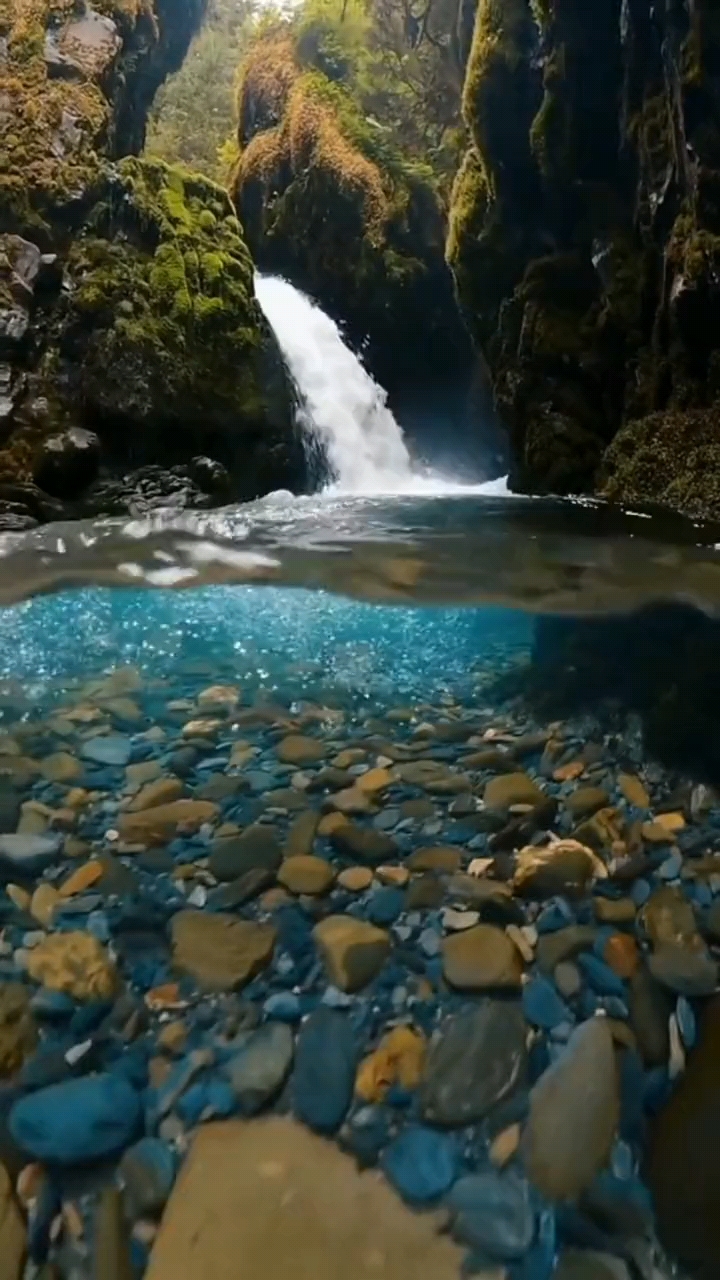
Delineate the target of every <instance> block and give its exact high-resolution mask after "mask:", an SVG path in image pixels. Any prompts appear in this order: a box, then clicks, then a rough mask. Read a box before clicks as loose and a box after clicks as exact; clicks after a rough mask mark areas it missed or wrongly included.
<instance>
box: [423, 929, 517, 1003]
mask: <svg viewBox="0 0 720 1280" xmlns="http://www.w3.org/2000/svg"><path fill="white" fill-rule="evenodd" d="M442 957H443V973H444V975H445V979H446V981H447V982H449V984H450V986H451V987H456V988H457V989H458V990H460V991H485V990H490V989H493V988H499V987H509V988H516V987H519V986H520V982H521V979H522V972H523V965H522V959H521V957H520V953H519V951H518V949H517V947H516V946H515V945H514V943H513V942H512V940H511V939H510V938H508V936H507V934H506V933H505V932H504V931H503V930H502V929H496V928H495V926H494V925H491V924H478V925H475V927H474V928H473V929H466V930H465V931H464V932H462V933H455V934H452V936H450V937H448V938H444V939H443V943H442Z"/></svg>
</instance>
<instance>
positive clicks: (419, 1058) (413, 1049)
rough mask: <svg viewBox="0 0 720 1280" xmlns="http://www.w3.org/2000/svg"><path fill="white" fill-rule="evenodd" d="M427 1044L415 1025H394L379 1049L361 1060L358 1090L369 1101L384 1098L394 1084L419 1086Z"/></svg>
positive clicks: (413, 1087) (402, 1086) (406, 1088)
mask: <svg viewBox="0 0 720 1280" xmlns="http://www.w3.org/2000/svg"><path fill="white" fill-rule="evenodd" d="M426 1049H427V1045H426V1041H425V1037H424V1036H423V1035H421V1034H420V1033H419V1032H418V1031H414V1030H413V1029H412V1027H406V1026H400V1027H393V1029H392V1031H389V1032H388V1033H387V1035H385V1036H383V1038H382V1040H381V1041H380V1044H379V1045H378V1047H377V1049H374V1050H373V1052H372V1053H371V1054H368V1056H367V1058H364V1059H363V1061H362V1062H361V1063H360V1067H359V1069H358V1073H357V1078H356V1080H355V1093H356V1094H357V1096H358V1097H359V1098H362V1099H363V1100H364V1101H365V1102H382V1101H383V1100H384V1099H385V1097H386V1095H387V1093H388V1090H389V1089H390V1088H391V1087H392V1085H394V1084H396V1083H398V1084H399V1085H400V1087H401V1088H402V1089H405V1090H408V1089H416V1088H417V1086H418V1085H419V1083H420V1079H421V1077H422V1072H423V1067H424V1064H425V1053H426Z"/></svg>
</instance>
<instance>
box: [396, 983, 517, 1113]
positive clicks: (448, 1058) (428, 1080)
mask: <svg viewBox="0 0 720 1280" xmlns="http://www.w3.org/2000/svg"><path fill="white" fill-rule="evenodd" d="M527 1031H528V1028H527V1024H526V1022H525V1018H524V1016H523V1013H522V1009H521V1007H520V1005H519V1003H518V1002H517V1001H513V1002H512V1003H506V1002H504V1001H499V1000H485V1001H483V1003H482V1004H480V1005H479V1006H478V1007H477V1008H473V1009H469V1010H467V1011H465V1012H462V1013H457V1014H452V1015H451V1016H450V1017H448V1018H446V1019H445V1020H444V1022H442V1024H441V1026H440V1029H439V1031H438V1032H437V1033H436V1034H435V1036H434V1037H433V1039H432V1041H431V1044H430V1048H429V1051H428V1054H427V1058H426V1060H425V1068H424V1071H423V1077H422V1082H421V1086H420V1107H421V1112H422V1115H423V1117H424V1119H426V1120H427V1121H429V1123H430V1124H437V1125H443V1126H447V1127H452V1128H462V1127H464V1126H465V1125H468V1124H474V1123H476V1122H477V1121H479V1120H482V1119H483V1118H484V1117H485V1116H486V1115H487V1114H488V1113H489V1112H490V1111H491V1110H492V1108H493V1107H494V1106H495V1105H496V1104H497V1103H498V1102H501V1101H502V1100H503V1099H504V1098H507V1097H509V1096H510V1094H512V1093H513V1091H514V1090H515V1089H516V1088H517V1087H518V1086H520V1085H522V1084H523V1083H524V1080H525V1072H526V1065H527V1050H526V1037H527Z"/></svg>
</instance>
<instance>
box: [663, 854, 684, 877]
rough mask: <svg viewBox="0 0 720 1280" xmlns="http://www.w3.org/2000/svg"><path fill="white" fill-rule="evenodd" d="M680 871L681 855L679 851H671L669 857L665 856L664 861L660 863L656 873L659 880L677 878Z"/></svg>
mask: <svg viewBox="0 0 720 1280" xmlns="http://www.w3.org/2000/svg"><path fill="white" fill-rule="evenodd" d="M681 871H682V855H681V854H679V853H672V854H671V855H670V857H669V858H666V859H665V861H664V862H662V863H661V864H660V866H659V867H658V871H657V873H658V875H659V876H660V879H661V880H677V878H678V876H679V875H680V872H681Z"/></svg>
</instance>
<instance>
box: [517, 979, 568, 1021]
mask: <svg viewBox="0 0 720 1280" xmlns="http://www.w3.org/2000/svg"><path fill="white" fill-rule="evenodd" d="M522 1007H523V1013H524V1014H525V1017H526V1018H527V1020H528V1022H530V1023H532V1024H533V1026H536V1027H541V1028H542V1029H543V1030H544V1031H552V1030H553V1029H554V1028H555V1027H559V1026H560V1025H561V1023H566V1022H572V1021H573V1017H572V1014H571V1012H570V1010H569V1009H568V1007H567V1005H566V1004H565V1002H564V1000H561V999H560V996H559V995H558V993H557V991H556V989H555V987H554V986H553V984H552V982H550V981H549V980H548V979H547V978H533V979H531V981H530V982H528V983H527V985H526V986H524V987H523V992H522Z"/></svg>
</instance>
